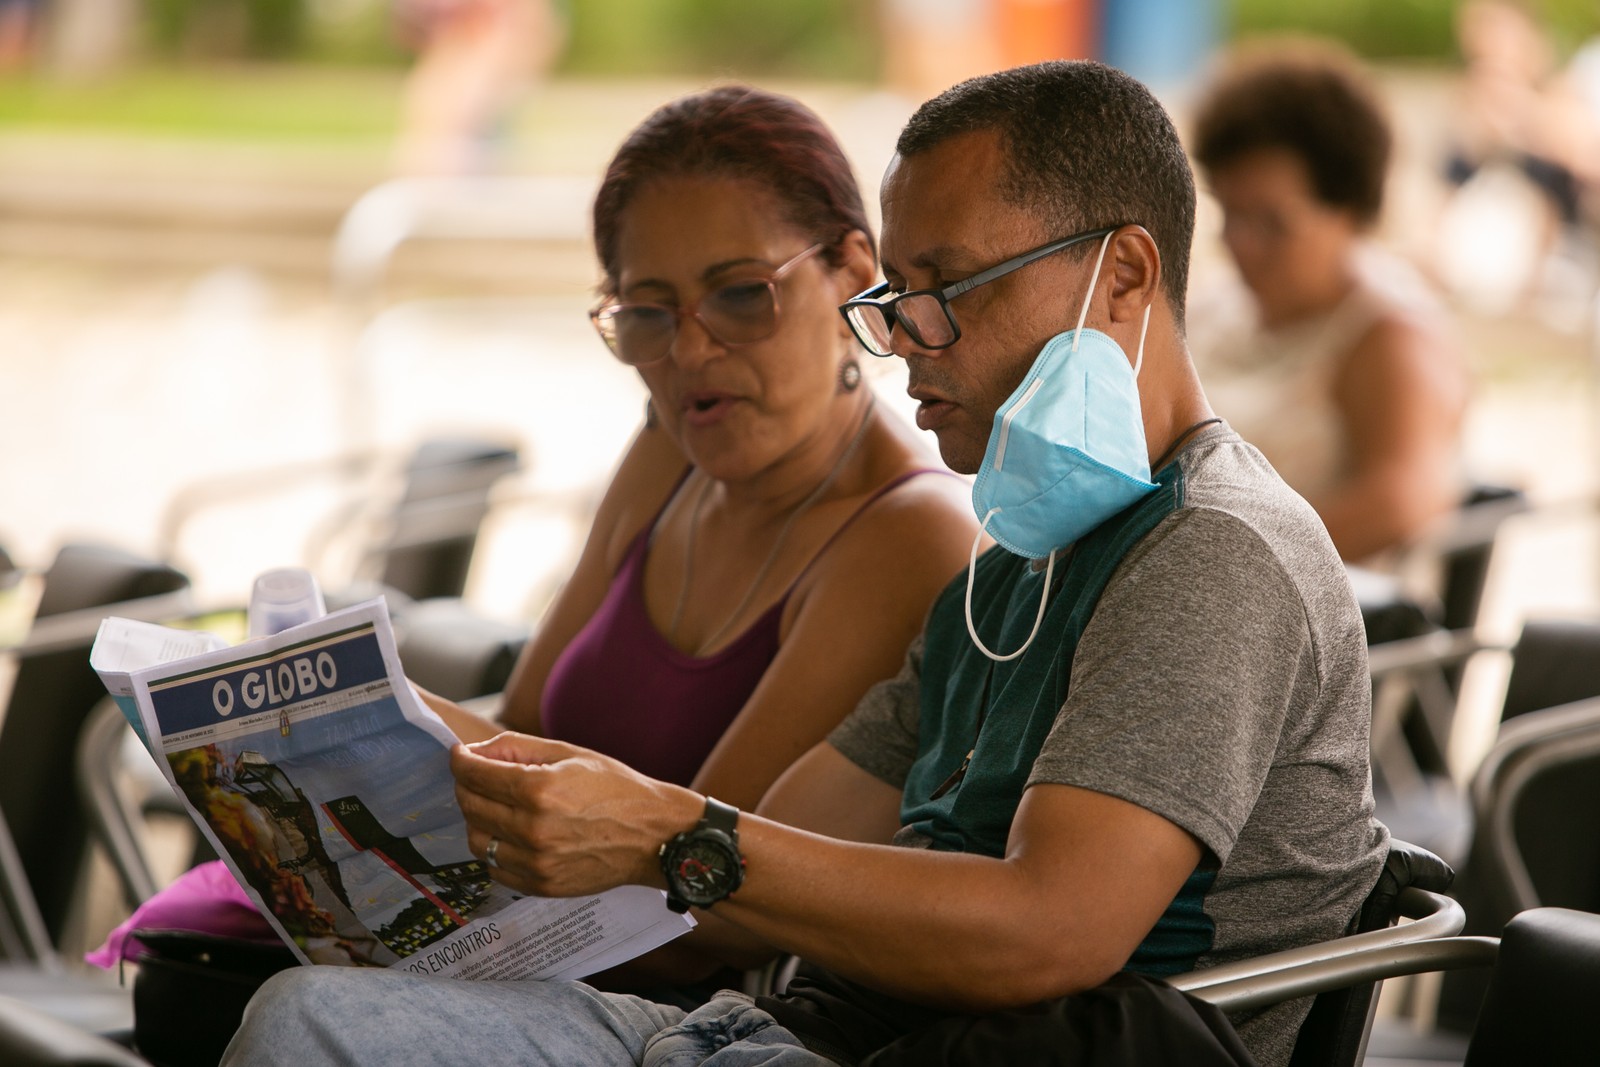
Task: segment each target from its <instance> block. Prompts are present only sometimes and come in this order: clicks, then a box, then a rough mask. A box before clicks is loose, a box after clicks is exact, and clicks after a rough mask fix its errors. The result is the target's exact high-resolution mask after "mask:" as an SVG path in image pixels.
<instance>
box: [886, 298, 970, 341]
mask: <svg viewBox="0 0 1600 1067" xmlns="http://www.w3.org/2000/svg"><path fill="white" fill-rule="evenodd" d="M894 310H895V314H896V316H898V318H899V319H900V321H901V323H902V324H904V325H905V327H906V329H907V330H908V331H910V333H911V338H912V340H914V341H916V342H917V343H918V344H919V345H924V346H926V347H928V348H943V347H945V346H946V345H948V344H951V343H952V342H954V341H955V339H956V334H955V330H954V329H952V328H951V325H950V314H949V310H948V309H947V308H946V307H945V304H944V301H942V300H940V299H939V298H938V297H937V296H936V295H934V294H933V293H912V294H911V295H910V296H907V297H906V298H905V299H904V300H902V301H900V302H899V303H898V304H896V305H895V306H894Z"/></svg>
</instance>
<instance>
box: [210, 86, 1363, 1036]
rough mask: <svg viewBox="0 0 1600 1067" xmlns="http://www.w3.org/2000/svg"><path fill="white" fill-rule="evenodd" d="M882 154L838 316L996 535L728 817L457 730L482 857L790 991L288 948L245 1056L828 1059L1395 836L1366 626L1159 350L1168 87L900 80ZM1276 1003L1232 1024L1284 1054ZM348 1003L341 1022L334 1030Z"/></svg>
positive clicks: (1271, 939)
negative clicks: (666, 985) (1377, 739)
mask: <svg viewBox="0 0 1600 1067" xmlns="http://www.w3.org/2000/svg"><path fill="white" fill-rule="evenodd" d="M897 150H898V152H897V155H896V157H895V160H894V162H893V163H892V164H891V165H890V168H889V171H888V174H887V175H886V177H885V179H884V182H883V188H882V199H883V219H884V231H883V239H882V244H881V250H882V260H883V267H884V274H885V277H886V281H885V282H884V283H883V284H882V285H880V286H877V287H876V288H874V289H870V290H868V291H867V292H865V293H863V294H861V295H860V296H859V297H857V298H855V299H854V300H851V301H849V302H848V303H847V304H846V305H845V306H844V308H842V309H841V310H842V311H843V312H844V315H845V318H846V319H847V321H848V322H849V324H850V327H851V328H852V329H853V330H854V331H855V333H856V335H857V336H858V337H859V339H860V340H861V342H862V344H864V345H865V346H866V347H867V348H868V349H869V350H870V351H873V352H875V353H877V354H879V355H894V356H898V357H900V358H903V359H905V360H906V362H907V364H908V367H909V371H910V386H909V391H910V393H911V395H912V396H913V397H915V398H916V399H917V400H918V401H919V402H920V407H919V409H918V413H917V421H918V423H919V425H921V426H922V427H923V428H924V429H927V430H931V431H933V433H934V434H935V435H936V436H937V438H938V440H939V447H940V450H941V452H942V454H943V456H944V459H945V461H946V462H947V463H948V464H949V465H950V466H951V467H952V468H954V469H955V470H958V471H962V472H966V473H973V474H976V480H975V483H974V503H975V507H976V509H977V511H978V517H979V519H980V520H982V521H983V522H984V523H985V526H986V529H987V530H988V532H989V534H990V535H991V536H992V537H993V538H994V539H995V540H996V541H997V542H998V547H996V548H994V549H992V550H990V551H989V552H986V553H984V554H983V556H982V557H981V558H978V557H977V556H976V547H975V552H974V563H973V566H972V567H971V569H970V570H969V572H968V574H966V575H964V576H962V578H961V579H959V580H958V581H957V582H955V583H954V584H952V586H951V587H950V588H949V589H947V590H946V591H945V593H944V594H943V595H942V596H941V598H940V599H939V601H938V602H937V603H936V604H935V606H934V608H933V610H932V611H931V612H930V614H929V617H928V622H927V626H926V629H925V632H924V635H923V637H922V638H921V639H919V640H918V641H917V642H916V643H915V644H914V645H913V647H912V649H911V650H910V653H909V655H908V658H907V663H906V666H905V668H904V669H903V670H902V672H901V673H900V675H899V676H897V677H896V678H894V679H892V680H890V681H887V682H885V683H883V684H881V685H880V686H879V687H877V688H876V689H874V690H872V691H871V692H870V693H869V694H868V696H867V697H866V699H865V700H864V701H863V702H862V704H861V706H860V707H859V708H858V709H857V711H856V713H855V714H854V715H853V716H852V717H851V718H850V719H848V720H846V722H845V723H844V724H843V725H841V726H840V727H839V728H838V729H837V730H836V731H835V732H834V734H833V735H832V736H831V737H830V739H829V742H828V743H826V744H823V745H820V746H818V747H817V748H816V749H814V750H813V751H812V752H810V753H809V754H807V755H806V756H804V757H803V758H802V759H801V760H800V761H799V762H798V763H796V764H795V765H794V766H793V767H792V768H791V769H790V770H789V772H788V773H787V774H786V775H785V776H784V777H783V778H781V779H780V780H779V781H778V782H777V784H776V785H775V786H774V787H773V788H772V790H771V792H770V793H769V794H768V796H767V798H766V799H765V800H764V801H763V803H762V805H761V809H760V811H759V812H758V813H756V814H751V813H740V812H736V811H733V810H732V809H730V808H727V806H725V805H721V804H719V803H717V802H716V801H715V800H713V799H711V798H706V797H703V796H700V795H698V794H695V793H693V792H692V791H690V790H687V789H682V788H679V787H676V786H668V785H664V784H662V783H659V782H654V781H651V780H649V779H645V778H643V777H642V776H640V775H638V774H637V773H635V772H633V771H630V770H629V769H628V768H626V767H624V766H622V765H620V764H617V763H615V762H612V761H608V760H605V759H603V758H601V757H598V756H596V755H594V754H592V753H589V752H587V751H585V750H582V749H577V748H574V747H573V746H568V745H562V744H559V743H556V742H550V741H543V740H539V739H535V738H528V737H522V736H519V735H502V736H501V737H499V738H496V739H495V740H493V741H489V742H485V743H483V744H481V745H474V746H470V747H468V748H464V749H458V750H457V753H456V755H455V757H454V765H455V769H456V773H457V779H458V782H459V789H458V794H459V796H460V799H461V803H462V808H463V810H464V811H465V813H466V815H467V819H468V822H469V824H470V825H471V826H472V827H473V832H472V844H473V847H474V848H475V849H477V850H479V851H480V852H482V851H484V850H485V849H487V848H488V847H489V846H490V843H491V842H494V848H495V851H496V858H497V861H498V863H499V864H500V870H499V871H498V873H497V877H499V878H500V879H501V880H502V881H504V882H506V883H507V884H508V885H511V886H513V887H515V888H518V889H521V890H526V891H529V892H536V893H542V894H546V895H577V894H584V893H590V892H594V891H597V890H600V889H605V888H608V887H610V886H613V885H617V884H623V883H641V884H648V885H656V886H660V887H662V888H663V889H665V890H666V891H667V894H668V901H669V904H671V905H672V906H674V907H678V908H686V907H689V906H691V905H693V906H697V907H699V908H700V909H701V911H700V912H699V914H700V916H701V920H702V921H701V926H700V927H699V929H697V930H696V931H695V932H694V933H693V934H691V935H689V937H688V938H686V939H684V941H685V943H680V944H678V945H675V946H668V950H669V951H689V950H690V949H691V948H696V949H697V950H698V951H702V952H705V953H707V954H708V955H709V956H714V957H717V958H720V959H723V960H727V961H736V962H739V963H741V964H744V963H748V962H750V961H752V960H754V959H759V958H761V953H760V952H759V951H757V948H758V946H775V947H776V948H778V949H780V950H783V951H786V952H790V953H794V954H796V955H798V956H800V957H801V958H802V959H804V960H806V961H807V963H806V964H805V965H804V966H803V967H802V969H801V971H800V975H799V977H798V978H797V979H796V980H795V982H793V983H792V984H791V986H790V989H789V992H788V993H787V994H786V995H784V996H781V997H762V998H757V999H756V1000H755V1001H754V1002H752V1001H751V999H750V998H748V997H744V996H742V995H738V994H734V993H724V994H722V995H719V996H718V997H716V998H714V999H713V1000H712V1001H710V1002H709V1003H708V1004H706V1005H705V1006H703V1007H701V1008H699V1009H697V1010H695V1011H693V1012H690V1013H688V1014H685V1012H684V1011H683V1010H682V1009H679V1008H676V1007H669V1006H666V1005H661V1004H656V1003H651V1002H649V1001H646V1000H641V999H639V998H636V997H629V996H624V995H621V994H614V993H603V992H599V991H597V990H595V989H592V988H591V987H589V986H586V985H583V984H581V983H565V984H560V983H552V984H545V985H541V984H538V983H494V985H496V986H504V987H505V988H497V989H495V990H494V991H492V992H488V991H485V990H483V989H481V988H478V987H475V986H474V985H473V983H455V984H452V983H448V982H426V981H425V980H420V979H414V978H410V977H407V976H404V975H399V974H394V973H388V972H386V973H383V974H378V975H370V974H358V975H352V974H350V972H348V971H346V970H343V969H339V968H311V969H304V968H303V969H300V972H299V973H297V974H295V975H294V976H293V977H292V978H289V979H284V978H279V979H275V980H274V982H273V983H271V984H269V985H268V986H267V987H266V989H267V992H266V994H265V995H264V996H263V997H261V998H258V1001H257V1003H256V1004H255V1005H254V1006H253V1007H252V1009H251V1015H250V1017H249V1018H248V1019H247V1022H246V1027H245V1030H244V1031H242V1032H241V1037H240V1039H239V1041H238V1042H236V1044H235V1046H234V1051H235V1053H236V1054H237V1060H236V1062H241V1063H249V1062H268V1061H270V1060H272V1059H273V1058H274V1057H276V1058H277V1061H278V1062H294V1063H296V1064H300V1065H309V1064H314V1063H321V1062H327V1061H329V1060H333V1061H338V1062H351V1061H352V1060H353V1061H357V1062H364V1061H366V1060H369V1059H370V1060H371V1061H372V1062H374V1063H377V1062H383V1061H384V1060H385V1058H386V1057H402V1058H404V1057H407V1056H409V1057H411V1058H413V1059H416V1058H419V1057H420V1056H422V1055H426V1054H428V1053H429V1051H430V1050H431V1051H432V1052H434V1053H435V1054H436V1055H438V1056H439V1057H440V1058H442V1059H446V1060H449V1061H450V1062H455V1063H464V1062H495V1063H499V1062H502V1061H504V1062H515V1063H551V1064H563V1065H571V1064H591V1063H592V1064H602V1063H615V1062H630V1063H667V1062H670V1063H673V1064H677V1063H699V1062H702V1061H705V1060H708V1059H712V1058H713V1057H714V1059H712V1062H715V1063H716V1064H717V1065H721V1067H726V1065H733V1067H738V1065H744V1064H756V1063H761V1064H802V1063H804V1064H825V1063H830V1062H834V1063H856V1062H859V1061H860V1060H862V1059H864V1058H865V1057H866V1056H867V1055H869V1054H871V1053H872V1052H873V1050H876V1049H879V1048H882V1047H883V1046H885V1045H888V1044H891V1043H893V1042H895V1041H897V1040H902V1039H906V1040H915V1035H917V1034H926V1033H928V1032H930V1028H935V1027H940V1026H942V1025H945V1024H943V1023H941V1022H940V1020H942V1019H946V1018H947V1017H949V1016H951V1015H961V1014H967V1015H972V1014H983V1013H991V1012H997V1011H1003V1010H1007V1009H1013V1008H1019V1007H1022V1006H1025V1005H1030V1004H1036V1003H1038V1002H1040V1001H1046V1000H1051V999H1054V998H1059V997H1063V996H1066V995H1068V994H1072V993H1075V992H1078V991H1082V990H1086V989H1089V988H1091V987H1094V986H1097V985H1099V984H1100V983H1103V982H1105V981H1106V980H1107V979H1108V978H1110V977H1111V976H1113V975H1115V974H1116V973H1117V972H1118V971H1120V970H1129V971H1133V972H1136V973H1140V974H1144V975H1148V976H1155V977H1159V976H1164V975H1171V974H1176V973H1180V972H1183V971H1187V970H1190V969H1193V968H1194V967H1196V966H1198V965H1205V964H1209V963H1220V962H1225V961H1227V960H1229V959H1236V958H1241V957H1245V956H1252V955H1257V954H1260V953H1264V952H1269V951H1274V950H1278V949H1283V948H1287V947H1291V946H1293V945H1298V944H1305V943H1309V942H1313V941H1318V940H1326V939H1329V938H1332V937H1335V936H1338V935H1339V934H1340V933H1341V932H1342V931H1343V930H1344V929H1345V927H1346V924H1347V923H1348V922H1349V921H1350V919H1351V918H1352V917H1353V916H1354V914H1355V913H1356V911H1357V909H1358V908H1359V906H1360V904H1361V902H1362V900H1363V899H1364V898H1365V896H1366V894H1367V892H1368V890H1369V889H1370V888H1371V886H1372V884H1373V883H1374V881H1375V880H1376V877H1377V873H1378V869H1379V867H1380V866H1381V863H1382V860H1383V856H1384V854H1385V852H1386V838H1387V835H1386V833H1385V831H1384V829H1383V827H1382V826H1381V825H1379V824H1378V823H1377V822H1376V821H1375V820H1374V819H1373V817H1372V800H1371V794H1370V789H1369V787H1368V767H1367V744H1368V739H1367V723H1368V716H1369V706H1368V686H1369V683H1368V680H1367V673H1366V663H1365V643H1364V635H1363V630H1362V626H1361V620H1360V616H1359V613H1358V611H1357V608H1356V605H1355V602H1354V598H1353V596H1352V595H1351V593H1350V590H1349V586H1348V582H1347V580H1346V578H1345V575H1344V570H1343V567H1342V566H1341V565H1340V563H1339V559H1338V556H1337V555H1336V554H1335V552H1334V550H1333V547H1332V544H1331V543H1330V542H1329V540H1328V538H1327V535H1326V533H1325V531H1323V529H1322V527H1321V525H1320V523H1319V522H1318V521H1317V519H1316V517H1315V515H1314V514H1313V513H1312V512H1311V510H1310V508H1309V507H1308V506H1307V505H1306V504H1305V503H1304V501H1302V500H1300V499H1299V498H1298V497H1295V496H1294V495H1293V494H1292V493H1290V492H1289V491H1288V490H1287V489H1286V488H1285V487H1284V486H1283V484H1282V482H1281V481H1280V480H1278V478H1277V477H1276V475H1275V474H1274V473H1273V472H1272V471H1271V469H1270V467H1268V466H1267V464H1266V463H1265V462H1264V461H1263V460H1262V459H1261V458H1260V455H1259V454H1258V453H1257V452H1255V450H1254V449H1252V448H1250V447H1249V446H1248V445H1246V444H1245V443H1244V442H1242V441H1240V440H1239V439H1238V437H1237V436H1236V435H1235V434H1233V433H1232V431H1230V430H1229V429H1228V428H1227V427H1226V426H1225V425H1222V424H1220V420H1217V419H1215V418H1214V417H1213V416H1212V413H1211V410H1210V408H1209V407H1208V405H1207V403H1206V400H1205V396H1204V393H1203V392H1202V390H1201V388H1200V383H1199V381H1198V380H1197V378H1196V376H1195V372H1194V369H1193V367H1192V365H1191V363H1190V361H1189V357H1188V353H1187V349H1186V347H1185V344H1184V340H1183V307H1184V291H1185V284H1186V278H1185V275H1186V271H1187V262H1188V253H1189V244H1190V241H1191V237H1192V230H1193V218H1194V202H1195V194H1194V187H1193V179H1192V177H1191V175H1190V171H1189V168H1188V164H1187V162H1186V160H1185V158H1184V155H1183V152H1182V148H1181V146H1180V144H1179V142H1178V138H1177V136H1176V133H1175V132H1174V130H1173V128H1172V125H1171V123H1170V121H1169V120H1168V118H1167V116H1166V114H1165V113H1164V112H1163V111H1162V110H1161V108H1160V106H1159V104H1157V103H1156V101H1155V100H1154V99H1153V98H1152V97H1151V96H1150V94H1149V93H1148V92H1147V91H1146V90H1145V89H1144V88H1143V87H1142V86H1140V85H1139V84H1138V83H1137V82H1134V81H1133V80H1132V79H1130V78H1128V77H1126V76H1125V75H1122V74H1120V73H1118V72H1116V71H1113V70H1111V69H1109V68H1106V67H1103V66H1100V65H1098V64H1092V63H1066V62H1063V63H1051V64H1043V65H1039V66H1035V67H1026V68H1020V69H1017V70H1013V71H1006V72H1002V73H999V74H995V75H989V76H986V77H983V78H978V79H974V80H973V81H971V82H967V83H963V84H962V85H960V86H957V87H956V88H954V89H952V90H950V91H949V92H947V93H945V94H943V95H942V96H940V97H938V98H936V99H935V100H933V101H930V102H929V103H928V104H925V105H924V106H923V107H922V108H921V109H920V110H919V111H918V113H917V115H916V116H914V117H913V118H912V120H911V122H910V124H909V125H908V126H907V127H906V129H905V131H904V132H903V133H902V135H901V137H900V140H899V142H898V145H897ZM1290 415H1291V417H1292V413H1290ZM870 624H871V623H870V620H863V621H862V625H870ZM767 951H768V952H770V948H767ZM307 971H314V972H316V973H315V974H313V975H310V976H308V975H307V974H306V972H307ZM1304 1010H1305V1004H1304V1003H1300V1004H1294V1005H1285V1006H1281V1007H1278V1008H1274V1009H1270V1010H1268V1011H1266V1012H1264V1013H1262V1014H1260V1015H1258V1016H1256V1017H1254V1018H1252V1019H1248V1020H1240V1034H1241V1036H1242V1037H1243V1038H1244V1040H1245V1042H1246V1044H1247V1045H1248V1046H1249V1048H1250V1051H1251V1052H1252V1053H1254V1055H1255V1056H1256V1057H1257V1058H1258V1059H1259V1060H1260V1062H1261V1063H1263V1064H1268V1065H1274V1064H1276V1065H1281V1064H1284V1063H1286V1062H1287V1060H1288V1055H1289V1050H1290V1048H1291V1045H1292V1043H1293V1040H1294V1036H1295V1033H1296V1031H1297V1029H1298V1026H1299V1022H1300V1019H1301V1018H1302V1016H1303V1013H1304ZM357 1015H360V1016H361V1017H363V1018H365V1019H368V1020H370V1021H369V1023H368V1024H367V1025H365V1026H363V1027H362V1029H361V1033H360V1036H359V1038H356V1037H349V1038H344V1039H342V1040H341V1039H338V1038H335V1037H330V1036H328V1035H330V1034H335V1033H338V1031H339V1029H340V1024H339V1023H338V1022H334V1023H332V1024H329V1023H327V1022H326V1020H329V1019H335V1020H345V1019H350V1018H353V1017H356V1016H357ZM415 1019H420V1020H425V1021H426V1022H427V1023H428V1026H429V1027H431V1028H432V1029H433V1030H436V1031H439V1032H438V1033H436V1034H432V1035H427V1034H419V1033H418V1030H419V1029H427V1028H428V1027H419V1026H418V1025H417V1023H416V1022H414V1021H413V1020H415ZM458 1019H459V1020H467V1019H470V1020H471V1022H470V1026H468V1025H466V1024H463V1025H459V1026H453V1025H443V1024H433V1022H432V1021H433V1020H441V1021H443V1020H458ZM319 1020H322V1021H319ZM468 1029H470V1030H471V1035H470V1039H465V1037H466V1035H464V1034H463V1031H465V1030H468ZM908 1035H909V1036H908ZM1128 1039H1129V1040H1130V1041H1132V1040H1136V1039H1137V1035H1129V1037H1128ZM429 1042H434V1043H435V1044H433V1045H430V1044H429ZM253 1055H254V1056H258V1057H260V1058H259V1059H258V1060H253V1059H252V1058H251V1057H252V1056H253ZM675 1057H681V1058H675ZM911 1058H912V1059H913V1060H914V1059H915V1055H914V1054H912V1055H911Z"/></svg>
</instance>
